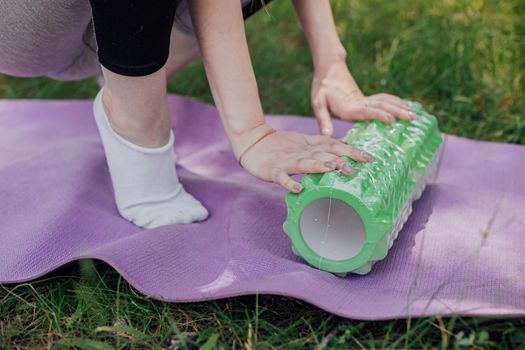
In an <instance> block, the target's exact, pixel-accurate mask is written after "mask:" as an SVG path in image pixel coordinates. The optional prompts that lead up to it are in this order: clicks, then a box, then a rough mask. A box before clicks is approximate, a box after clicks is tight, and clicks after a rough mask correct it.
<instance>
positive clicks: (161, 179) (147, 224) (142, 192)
mask: <svg viewBox="0 0 525 350" xmlns="http://www.w3.org/2000/svg"><path fill="white" fill-rule="evenodd" d="M102 92H103V89H101V90H100V92H99V93H98V95H97V97H96V98H95V102H94V105H93V112H94V115H95V121H96V123H97V127H98V130H99V133H100V137H101V139H102V144H103V145H104V151H105V153H106V160H107V163H108V167H109V172H110V175H111V180H112V183H113V189H114V193H115V200H116V204H117V208H118V210H119V213H120V215H121V216H122V217H124V218H125V219H127V220H129V221H131V222H133V223H135V224H136V225H138V226H141V227H144V228H155V227H158V226H163V225H170V224H188V223H192V222H195V221H201V220H204V219H206V218H207V217H208V211H207V210H206V208H205V207H204V206H203V205H202V204H201V203H200V202H199V201H198V200H197V199H195V198H194V197H193V196H192V195H190V194H189V193H187V192H186V191H185V190H184V188H183V186H182V184H181V183H180V182H179V179H178V177H177V173H176V170H175V152H174V149H173V142H174V136H173V131H172V130H170V135H169V141H168V143H166V144H165V145H163V146H161V147H157V148H148V147H144V146H139V145H137V144H135V143H132V142H131V141H129V140H127V139H125V138H124V137H123V136H121V135H119V134H118V133H117V132H115V130H114V129H113V127H112V125H111V123H110V121H109V119H108V116H107V114H106V109H105V108H104V104H103V102H102Z"/></svg>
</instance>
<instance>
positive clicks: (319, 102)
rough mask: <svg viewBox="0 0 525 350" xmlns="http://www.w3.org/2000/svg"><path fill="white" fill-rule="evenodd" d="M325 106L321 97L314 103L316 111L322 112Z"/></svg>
mask: <svg viewBox="0 0 525 350" xmlns="http://www.w3.org/2000/svg"><path fill="white" fill-rule="evenodd" d="M323 106H324V102H323V100H322V99H321V98H320V97H316V98H315V99H314V100H313V101H312V107H313V108H314V109H315V110H320V109H322V108H323Z"/></svg>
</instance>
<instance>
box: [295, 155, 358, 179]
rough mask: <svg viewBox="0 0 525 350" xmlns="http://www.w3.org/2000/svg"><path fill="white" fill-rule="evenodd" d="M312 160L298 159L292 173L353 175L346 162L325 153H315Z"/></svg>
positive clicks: (353, 171)
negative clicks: (332, 171) (335, 172)
mask: <svg viewBox="0 0 525 350" xmlns="http://www.w3.org/2000/svg"><path fill="white" fill-rule="evenodd" d="M312 157H314V159H308V158H301V159H298V161H297V164H296V165H295V167H294V169H293V172H294V173H305V174H312V173H325V172H327V171H331V170H340V171H341V172H342V173H343V174H345V175H353V174H354V173H355V170H354V168H353V167H352V166H351V165H350V164H348V162H347V161H346V160H345V159H343V158H341V157H337V156H335V155H333V154H331V153H327V152H315V153H314V154H312Z"/></svg>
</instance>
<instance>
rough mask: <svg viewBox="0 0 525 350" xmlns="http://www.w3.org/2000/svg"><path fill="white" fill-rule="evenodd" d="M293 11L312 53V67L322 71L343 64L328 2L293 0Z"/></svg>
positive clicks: (342, 51)
mask: <svg viewBox="0 0 525 350" xmlns="http://www.w3.org/2000/svg"><path fill="white" fill-rule="evenodd" d="M293 4H294V7H295V11H296V12H297V16H298V17H299V21H300V22H301V25H302V27H303V31H304V33H305V36H306V40H307V41H308V45H309V46H310V51H311V52H312V58H313V62H314V67H315V69H316V70H322V69H324V68H326V67H327V66H329V65H330V64H332V63H333V62H340V61H342V62H345V59H346V50H345V48H344V46H343V45H342V44H341V41H340V40H339V36H338V35H337V31H336V28H335V23H334V18H333V15H332V9H331V8H330V3H329V1H328V0H293Z"/></svg>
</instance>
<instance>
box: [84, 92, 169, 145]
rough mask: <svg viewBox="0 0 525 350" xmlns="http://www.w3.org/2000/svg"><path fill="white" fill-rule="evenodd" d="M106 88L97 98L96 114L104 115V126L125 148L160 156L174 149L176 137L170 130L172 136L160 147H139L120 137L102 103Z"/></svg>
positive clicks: (95, 104)
mask: <svg viewBox="0 0 525 350" xmlns="http://www.w3.org/2000/svg"><path fill="white" fill-rule="evenodd" d="M103 90H104V88H101V89H100V91H99V92H98V94H97V96H96V97H95V103H94V108H95V113H99V114H101V115H102V119H103V123H104V126H105V127H106V130H108V132H110V133H111V134H112V136H113V137H115V138H116V139H117V140H118V141H119V142H120V143H122V144H124V145H125V146H127V147H129V148H131V149H133V150H135V151H137V152H141V153H147V154H159V153H165V152H166V151H168V150H169V149H170V148H171V149H172V148H173V144H174V141H175V136H174V134H173V129H171V128H170V136H169V139H168V142H167V143H166V144H165V145H163V146H160V147H144V146H140V145H137V144H135V143H133V142H131V141H129V140H126V139H125V138H124V137H122V136H120V135H119V134H118V133H117V132H116V131H115V130H114V129H113V127H112V126H111V124H110V123H109V119H108V116H107V114H106V110H105V109H104V104H103V103H102V93H103Z"/></svg>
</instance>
